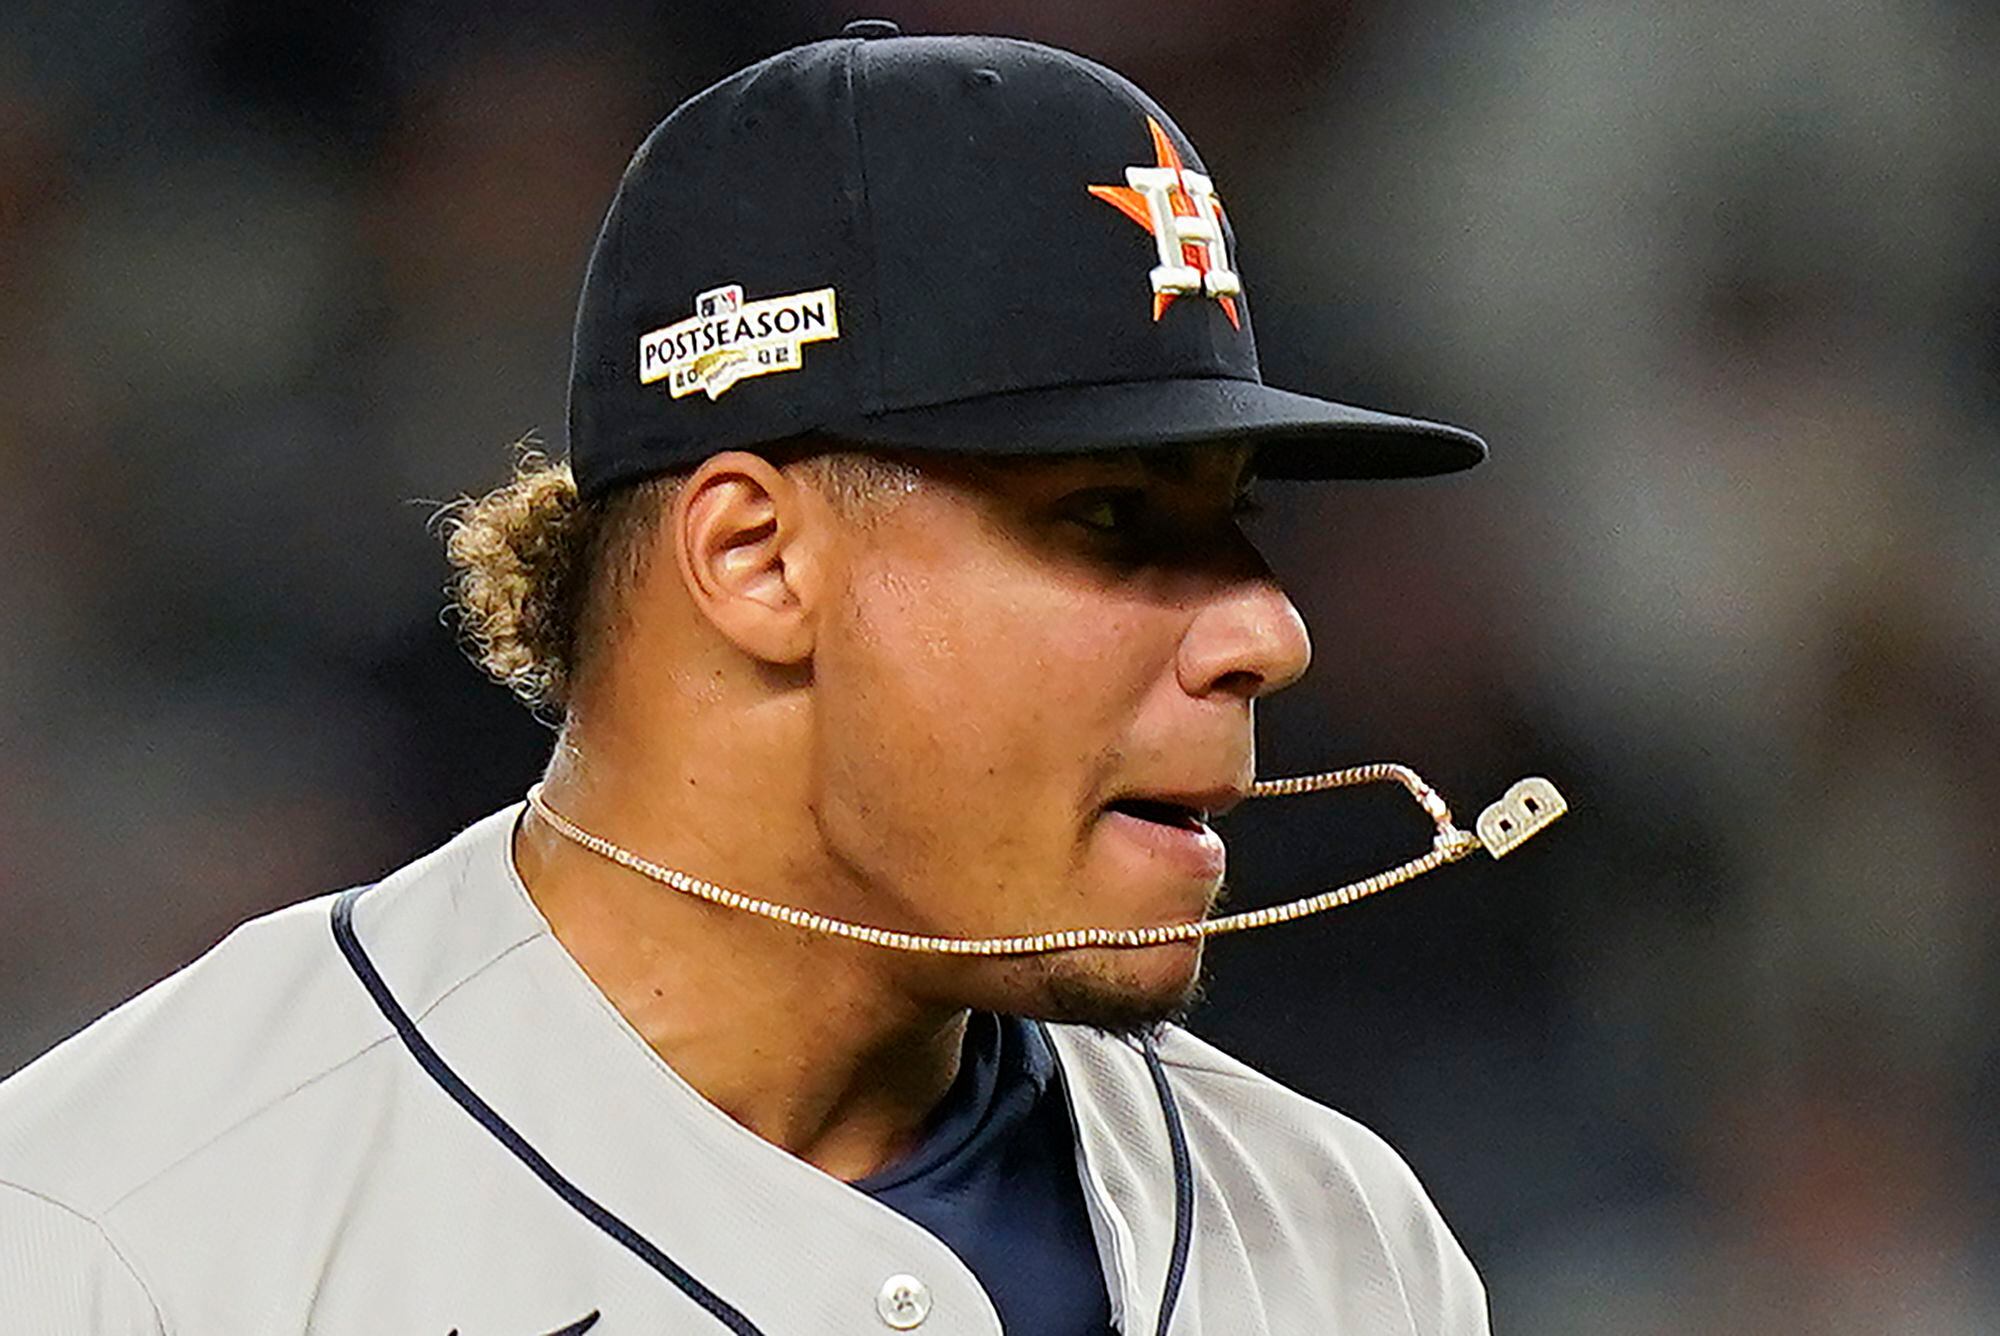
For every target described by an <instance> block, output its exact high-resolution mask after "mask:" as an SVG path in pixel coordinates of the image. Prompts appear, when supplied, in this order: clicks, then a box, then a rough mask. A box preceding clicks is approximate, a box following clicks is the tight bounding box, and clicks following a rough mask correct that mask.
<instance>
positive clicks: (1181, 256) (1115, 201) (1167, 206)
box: [1085, 116, 1243, 329]
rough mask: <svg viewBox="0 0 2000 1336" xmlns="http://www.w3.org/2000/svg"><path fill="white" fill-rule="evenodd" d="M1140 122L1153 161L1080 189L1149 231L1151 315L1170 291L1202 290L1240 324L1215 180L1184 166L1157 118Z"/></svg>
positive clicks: (1237, 286)
mask: <svg viewBox="0 0 2000 1336" xmlns="http://www.w3.org/2000/svg"><path fill="white" fill-rule="evenodd" d="M1146 128H1147V129H1149V130H1151V131H1152V132H1153V157H1154V162H1153V165H1152V166H1150V167H1127V168H1126V169H1125V182H1126V183H1125V184H1124V185H1122V186H1086V187H1085V189H1087V190H1088V191H1090V193H1091V194H1093V195H1095V196H1096V197H1097V198H1099V199H1101V200H1103V201H1104V202H1105V203H1106V204H1109V205H1110V206H1111V207H1112V208H1114V209H1116V210H1118V212H1120V213H1122V214H1124V215H1125V216H1126V217H1127V218H1130V219H1131V220H1132V221H1133V222H1135V223H1137V224H1138V225H1139V226H1141V227H1143V228H1145V229H1146V231H1147V232H1149V233H1151V234H1152V237H1153V242H1154V244H1155V246H1156V247H1157V248H1158V251H1159V263H1158V264H1157V265H1155V266H1154V268H1153V271H1152V273H1151V274H1150V275H1149V277H1150V278H1151V279H1152V283H1153V319H1154V320H1158V319H1159V318H1160V317H1161V315H1163V314H1165V312H1166V309H1167V308H1168V307H1169V306H1171V305H1173V303H1174V299H1175V298H1176V297H1192V296H1206V297H1213V298H1214V299H1215V301H1216V304H1217V305H1219V306H1221V307H1222V313H1223V314H1224V315H1226V316H1228V317H1229V323H1230V324H1231V325H1234V326H1235V327H1236V328H1238V329H1241V328H1243V321H1242V318H1241V317H1240V316H1238V315H1237V313H1236V300H1235V299H1236V294H1238V293H1240V292H1242V291H1243V284H1242V281H1241V280H1240V279H1239V278H1238V277H1237V275H1236V271H1235V270H1234V269H1233V268H1231V267H1230V263H1229V250H1228V243H1227V241H1226V240H1225V239H1224V237H1223V235H1222V201H1221V200H1220V199H1218V198H1216V195H1215V186H1214V184H1213V183H1211V182H1210V181H1209V179H1208V178H1207V177H1206V176H1204V175H1202V174H1201V173H1200V172H1191V171H1189V170H1188V169H1187V166H1186V165H1185V164H1184V163H1183V162H1182V161H1181V155H1180V150H1179V149H1177V148H1175V147H1174V143H1173V141H1172V140H1171V139H1168V138H1167V132H1166V131H1165V130H1164V129H1162V128H1161V126H1160V123H1159V121H1157V120H1155V119H1154V118H1153V117H1151V116H1148V117H1147V118H1146Z"/></svg>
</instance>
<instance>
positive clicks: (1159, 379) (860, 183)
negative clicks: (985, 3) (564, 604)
mask: <svg viewBox="0 0 2000 1336" xmlns="http://www.w3.org/2000/svg"><path fill="white" fill-rule="evenodd" d="M1227 193H1228V192H1227V188H1226V186H1224V185H1221V184H1218V183H1217V182H1216V181H1215V180H1214V179H1213V178H1212V177H1211V176H1210V175H1209V173H1208V170H1207V168H1206V167H1204V166H1203V164H1202V161H1201V158H1200V156H1199V155H1198V154H1197V153H1196V152H1195V150H1194V146H1193V145H1192V144H1190V143H1189V142H1188V140H1187V137H1186V136H1185V135H1183V134H1182V133H1181V132H1180V129H1179V128H1178V127H1177V126H1175V124H1174V123H1173V121H1172V119H1171V118H1170V117H1168V115H1167V114H1166V112H1164V111H1162V110H1161V109H1160V108H1159V107H1158V106H1157V105H1156V104H1155V103H1154V102H1153V101H1152V99H1151V98H1149V97H1147V96H1146V94H1145V93H1143V92H1141V91H1140V90H1139V89H1138V88H1136V87H1134V86H1133V85H1132V84H1131V83H1130V82H1129V81H1127V80H1126V79H1125V78H1123V77H1122V76H1120V75H1118V74H1116V73H1114V72H1113V71H1111V70H1109V69H1106V68H1105V67H1104V66H1102V65H1098V64H1095V63H1093V62H1091V61H1088V60H1085V59H1083V58H1082V57H1080V56H1075V55H1071V54H1069V53H1068V52H1064V51H1057V50H1054V49H1052V48H1050V47H1046V46H1038V45H1036V44H1034V43H1031V42H1023V41H1015V40H1011V39H1006V38H998V37H956V36H954V37H905V36H901V35H900V34H899V33H898V32H897V29H896V26H895V25H894V24H892V23H888V22H885V21H882V20H863V21H860V22H857V23H852V24H849V25H848V27H847V28H846V30H844V32H843V34H842V36H840V37H839V38H836V39H833V40H830V41H824V42H815V43H812V44H810V45H806V46H801V47H797V48H794V49H792V50H789V51H785V52H782V53H780V54H778V55H776V56H772V57H771V58H770V59H768V60H764V61H761V62H759V63H758V64H755V65H752V66H750V67H749V68H748V69H745V70H742V71H739V72H738V73H736V74H734V75H731V76H730V77H729V78H727V79H724V80H723V81H722V82H720V83H718V84H716V85H715V86H713V87H711V88H709V89H707V90H706V91H704V92H702V93H699V94H697V95H696V96H694V97H693V98H690V99H689V100H688V101H687V102H685V103H683V104H682V105H681V106H680V107H679V108H677V109H676V110H675V111H674V113H673V114H672V115H670V116H669V117H667V119H666V120H665V121H663V122H661V123H660V125H659V126H658V127H657V128H656V129H654V131H653V132H652V134H651V135H649V136H648V137H647V139H646V141H645V143H644V144H642V145H641V146H640V148H639V151H638V153H637V154H636V155H635V156H634V157H633V159H632V162H631V165H630V166H629V167H627V168H626V171H625V175H624V178H623V180H622V181H621V182H620V183H619V187H618V192H617V195H616V196H615V198H614V199H613V200H612V203H611V208H610V211H609V213H608V214H607V215H606V217H605V220H604V225H603V228H602V230H601V231H600V232H599V234H598V238H597V243H596V246H595V248H594V249H593V250H592V252H591V257H590V267H589V270H588V272H587V274H586V275H585V278H584V284H583V294H582V298H581V301H580V302H579V305H578V310H577V319H576V339H575V348H574V356H573V360H572V363H571V370H570V394H569V447H570V462H571V467H572V469H573V470H574V472H575V475H576V479H577V485H578V489H579V491H580V492H581V493H582V494H583V495H584V496H586V497H594V496H599V495H602V494H604V493H605V492H607V491H609V490H610V489H612V488H614V487H616V486H617V485H619V484H620V483H624V482H630V481H633V480H636V479H638V478H642V477H646V476H649V475H652V474H656V473H660V472H663V471H667V470H672V469H678V468H685V467H688V466H691V465H693V464H695V463H697V462H699V461H700V460H701V459H703V458H706V457H707V456H709V455H711V454H714V453H716V452H717V451H721V450H729V449H737V448H747V447H755V446H759V445H768V444H771V443H775V442H781V441H785V440H788V439H790V438H794V437H802V436H808V435H810V436H817V437H821V438H827V439H831V440H835V441H839V442H842V443H847V444H851V445H853V446H858V447H863V448H866V447H877V448H889V449H914V450H934V451H950V452H959V453H994V454H1001V453H1004V454H1037V453H1069V452H1079V451H1082V452H1088V451H1094V450H1122V449H1132V448H1140V449H1144V448H1149V447H1157V446H1168V445H1183V444H1193V443H1199V442H1206V441H1246V442H1252V443H1255V444H1256V445H1257V446H1258V447H1259V450H1258V471H1259V472H1260V473H1261V474H1263V475H1264V476H1267V477H1289V478H1375V477H1400V476H1412V475H1419V474H1434V473H1445V472H1450V471H1453V470H1456V469H1462V468H1466V467H1469V466H1470V465H1472V464H1476V463H1478V462H1479V460H1480V459H1482V458H1483V457H1484V456H1485V453H1486V447H1485V445H1484V444H1483V443H1482V442H1481V441H1480V440H1479V438H1478V437H1477V436H1474V435H1473V434H1472V433H1471V432H1468V431H1465V430H1462V429H1461V428H1458V427H1451V426H1446V425H1444V424H1442V423H1437V422H1425V421H1422V420H1419V419H1416V418H1407V417H1398V416H1395V415H1392V414H1388V413H1379V412H1374V411H1372V410H1369V409H1365V408H1355V407H1352V406H1349V405H1347V404H1338V403H1332V402H1329V401H1327V400H1324V399H1317V398H1313V397H1311V396H1308V395H1304V394H1295V393H1292V392H1290V391H1287V390H1280V389H1276V388H1273V387H1271V386H1268V385H1265V384H1264V383H1263V379H1262V377H1261V376H1260V375H1259V373H1258V369H1257V349H1256V343H1255V341H1254V339H1253V338H1252V335H1251V328H1250V306H1251V299H1252V294H1254V293H1255V291H1256V277H1255V266H1254V262H1252V263H1248V264H1245V263H1242V262H1240V261H1239V257H1238V254H1237V249H1236V234H1235V232H1234V230H1233V229H1232V228H1231V226H1230V223H1229V216H1228V213H1227V211H1226V208H1225V203H1224V201H1225V200H1226V197H1227Z"/></svg>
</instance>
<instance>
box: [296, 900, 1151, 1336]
mask: <svg viewBox="0 0 2000 1336" xmlns="http://www.w3.org/2000/svg"><path fill="white" fill-rule="evenodd" d="M367 889H368V888H367V887H365V886H357V887H355V888H354V889H353V890H350V891H347V892H345V893H343V894H342V895H341V896H340V897H339V898H338V899H336V900H335V901H334V902H333V939H334V941H335V942H337V943H338V944H339V946H340V953H341V955H343V956H345V957H347V963H348V966H349V967H350V968H351V969H353V971H354V973H355V977H357V978H359V979H360V980H361V986H362V987H363V988H366V989H367V990H368V996H369V997H371V998H373V999H374V1000H375V1005H376V1006H377V1007H378V1008H379V1009H380V1010H381V1012H382V1015H383V1016H384V1017H386V1018H387V1019H388V1022H389V1024H390V1025H391V1026H393V1027H394V1028H395V1031H396V1034H397V1036H398V1037H399V1038H400V1039H401V1040H402V1041H403V1047H404V1048H407V1049H408V1050H409V1051H410V1056H411V1057H413V1058H415V1059H416V1060H417V1065H418V1066H419V1067H422V1068H423V1069H424V1073H425V1075H427V1076H429V1077H430V1078H431V1080H433V1081H435V1082H437V1084H438V1085H439V1086H440V1087H441V1088H442V1089H443V1090H444V1092H445V1093H446V1094H447V1095H450V1096H451V1097H452V1099H453V1100H455V1101H457V1103H458V1105H459V1107H460V1108H462V1109H464V1110H465V1111H466V1112H467V1113H469V1114H471V1115H472V1116H473V1118H474V1119H475V1120H476V1121H477V1122H478V1123H479V1125H480V1126H481V1127H484V1128H485V1129H486V1130H487V1131H488V1132H490V1133H492V1135H493V1139H494V1140H496V1141H498V1142H499V1143H500V1144H501V1145H503V1146H505V1147H506V1148H507V1149H508V1150H509V1151H511V1152H513V1155H514V1158H515V1159H517V1160H519V1161H520V1162H521V1163H522V1164H525V1165H527V1166H528V1168H529V1169H531V1170H533V1171H534V1174H535V1177H537V1178H539V1179H541V1180H542V1182H544V1183H546V1184H548V1186H549V1188H550V1189H551V1190H552V1191H554V1193H555V1194H556V1195H557V1196H558V1197H561V1198H562V1199H563V1201H564V1202H566V1203H567V1204H568V1205H569V1207H570V1209H571V1210H573V1211H575V1212H576V1213H577V1214H578V1215H581V1216H582V1217H583V1218H584V1219H586V1220H588V1221H590V1223H592V1224H593V1225H596V1226H597V1227H598V1228H599V1229H601V1230H603V1231H604V1232H605V1233H606V1234H609V1235H610V1236H611V1237H612V1238H613V1239H615V1240H616V1241H617V1242H618V1243H620V1244H621V1245H623V1246H624V1248H625V1249H626V1250H627V1251H628V1252H630V1253H631V1254H632V1255H633V1256H635V1257H637V1258H638V1259H639V1260H640V1261H642V1262H644V1263H645V1264H646V1265H647V1266H650V1267H651V1268H653V1270H655V1271H657V1272H659V1273H660V1274H661V1275H662V1276H664V1277H666V1278H667V1279H668V1280H669V1281H671V1282H672V1283H673V1284H674V1286H675V1287H676V1288H677V1289H679V1290H680V1291H681V1292H682V1293H683V1294H685V1295H687V1297H688V1298H690V1299H692V1300H694V1301H695V1302H696V1303H697V1304H700V1305H701V1307H702V1308H703V1309H704V1310H706V1311H707V1312H708V1314H709V1315H710V1316H711V1317H713V1318H714V1319H715V1320H716V1321H718V1322H720V1323H721V1324H722V1325H723V1326H725V1327H727V1328H729V1330H731V1331H733V1332H735V1333H736V1336H763V1333H762V1332H761V1331H759V1330H758V1328H757V1326H756V1324H755V1323H753V1322H751V1321H750V1319H749V1318H747V1317H745V1316H743V1314H741V1313H739V1312H737V1311H736V1309H735V1308H733V1307H731V1306H730V1304H729V1302H728V1301H727V1300H725V1299H723V1298H722V1297H721V1296H720V1295H718V1294H717V1293H716V1292H715V1291H713V1290H711V1289H709V1288H708V1286H706V1285H704V1284H702V1283H701V1282H700V1281H698V1280H696V1279H695V1278H694V1277H693V1276H691V1275H689V1274H688V1273H687V1271H685V1270H684V1269H682V1267H681V1266H680V1265H679V1264H678V1263H676V1262H675V1261H674V1260H673V1258H671V1257H669V1256H667V1255H666V1254H665V1253H663V1252H661V1251H660V1250H659V1249H658V1248H657V1247H655V1246H654V1245H653V1244H652V1243H651V1242H650V1241H648V1240H647V1239H646V1237H645V1236H644V1235H642V1234H640V1233H639V1231H638V1230H636V1229H634V1228H632V1227H631V1226H630V1225H628V1224H626V1223H625V1222H624V1221H623V1220H621V1219H619V1218H618V1217H617V1216H615V1215H613V1214H612V1213H611V1212H610V1211H609V1210H608V1209H606V1208H605V1207H603V1206H600V1205H599V1204H598V1203H597V1202H596V1201H595V1200H594V1199H593V1198H592V1197H591V1196H590V1195H589V1194H588V1193H586V1192H584V1190H583V1189H582V1188H580V1187H578V1186H577V1185H576V1184H574V1183H572V1182H570V1181H569V1180H568V1179H567V1178H564V1177H563V1176H562V1173H561V1172H560V1171H559V1170H558V1169H557V1168H556V1167H555V1166H554V1165H552V1164H550V1163H549V1162H548V1161H547V1160H545V1159H543V1158H542V1156H541V1154H540V1153H539V1152H538V1151H536V1150H535V1148H534V1147H533V1146H530V1145H529V1144H528V1142H527V1140H526V1139H525V1138H524V1137H522V1135H521V1134H520V1133H519V1132H516V1131H515V1130H514V1129H513V1127H511V1126H510V1125H509V1124H508V1122H507V1120H506V1119H504V1118H502V1117H501V1116H500V1115H499V1114H498V1113H497V1112H495V1111H494V1109H493V1106H492V1105H490V1104H488V1103H487V1102H486V1101H485V1100H483V1099H481V1098H480V1097H479V1096H478V1095H477V1094H476V1093H474V1091H473V1089H472V1087H471V1086H468V1085H467V1084H466V1083H465V1082H464V1080H463V1079H461V1078H460V1076H459V1075H458V1073H457V1072H455V1071H453V1070H452V1069H451V1067H450V1065H449V1064H447V1063H446V1062H445V1060H444V1059H443V1058H442V1057H440V1056H439V1055H438V1051H437V1050H436V1049H434V1048H432V1047H431V1045H430V1041H429V1040H427V1039H425V1038H424V1036H423V1034H422V1033H421V1032H420V1031H418V1029H417V1023H416V1022H415V1021H413V1020H411V1019H410V1015H409V1013H408V1012H406V1011H404V1010H403V1006H402V1004H401V1003H400V1002H398V1001H397V1000H396V995H395V994H394V993H392V992H390V991H389V985H388V984H387V983H385V982H384V981H383V979H382V975H381V974H380V973H379V972H378V971H377V970H376V968H375V962H374V961H372V960H370V959H369V958H368V952H367V951H366V950H365V949H363V947H362V945H361V939H360V938H359V937H357V936H355V933H354V902H355V900H356V899H357V898H359V897H360V895H361V893H362V892H363V891H365V890H367ZM1156 1079H1157V1078H1156ZM1176 1163H1178V1161H1177V1162H1176ZM1165 1329H1166V1328H1165V1327H1164V1326H1162V1327H1161V1330H1162V1331H1164V1330H1165Z"/></svg>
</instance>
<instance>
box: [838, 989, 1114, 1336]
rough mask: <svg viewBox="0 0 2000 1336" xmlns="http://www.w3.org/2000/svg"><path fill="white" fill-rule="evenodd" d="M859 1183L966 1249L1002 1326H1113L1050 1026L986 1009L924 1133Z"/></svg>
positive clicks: (1076, 1332)
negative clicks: (912, 1147) (910, 1149)
mask: <svg viewBox="0 0 2000 1336" xmlns="http://www.w3.org/2000/svg"><path fill="white" fill-rule="evenodd" d="M854 1186H855V1187H856V1188H858V1189H860V1190H861V1191H863V1192H865V1193H867V1194H868V1195H869V1196H871V1197H873V1198H875V1199H876V1200H877V1201H879V1202H881V1203H882V1204H883V1205H884V1206H888V1207H891V1208H893V1209H894V1210H896V1211H899V1212H901V1213H902V1214H903V1215H905V1216H907V1217H909V1218H910V1219H911V1220H914V1221H915V1222H916V1223H917V1224H919V1225H922V1226H923V1227H924V1228H925V1229H927V1230H929V1231H930V1232H931V1233H932V1234H935V1235H936V1236H937V1237H938V1238H940V1239H942V1240H943V1241H944V1243H945V1244H946V1246H948V1247H949V1248H950V1249H951V1250H952V1251H953V1252H955V1253H957V1254H958V1256H959V1259H960V1260H961V1261H963V1262H964V1263H965V1264H966V1265H967V1266H968V1267H970V1268H971V1269H972V1274H973V1275H975V1276H977V1277H978V1278H979V1283H980V1284H981V1285H983V1286H984V1287H985V1289H986V1293H987V1294H988V1295H990V1296H991V1297H992V1299H993V1306H994V1307H995V1308H997V1309H998V1310H999V1312H1000V1325H1001V1327H1002V1329H1004V1330H1006V1331H1009V1332H1020V1333H1030V1334H1031V1336H1107V1334H1108V1333H1110V1332H1111V1329H1112V1328H1111V1303H1110V1300H1109V1299H1108V1298H1107V1297H1106V1294H1105V1289H1104V1273H1103V1270H1102V1269H1101V1268H1100V1266H1099V1264H1098V1258H1097V1244H1096V1241H1095V1239H1094V1238H1093V1236H1092V1234H1091V1231H1090V1213H1089V1209H1088V1208H1087V1207H1086V1206H1085V1205H1084V1200H1083V1188H1082V1185H1081V1184H1080V1183H1079V1181H1078V1179H1077V1164H1076V1136H1075V1133H1074V1132H1073V1130H1072V1129H1071V1127H1070V1119H1069V1101H1068V1100H1067V1099H1066V1098H1065V1097H1064V1094H1063V1089H1062V1075H1061V1073H1060V1072H1058V1071H1057V1070H1056V1062H1055V1055H1054V1054H1053V1053H1051V1052H1050V1051H1049V1046H1048V1040H1047V1038H1046V1036H1044V1035H1043V1034H1042V1031H1041V1029H1040V1027H1038V1026H1036V1025H1034V1024H1032V1023H1031V1022H1028V1021H1024V1020H1020V1019H1018V1018H1015V1017H1000V1016H992V1015H987V1014H983V1013H974V1015H973V1016H972V1018H971V1021H970V1022H969V1023H968V1024H967V1026H966V1032H965V1055H964V1058H963V1059H962V1061H961V1064H960V1066H959V1071H958V1078H957V1080H955V1081H954V1082H953V1083H952V1087H951V1090H950V1091H949V1092H948V1093H947V1094H946V1095H945V1097H944V1101H943V1102H942V1103H941V1104H939V1105H938V1107H937V1109H936V1110H935V1111H934V1112H933V1113H932V1115H931V1119H930V1122H929V1124H928V1125H927V1126H926V1128H925V1130H924V1139H923V1141H922V1143H921V1144H920V1145H919V1146H918V1147H917V1149H916V1151H915V1152H914V1153H913V1154H911V1155H910V1156H908V1157H907V1158H905V1159H903V1160H900V1161H898V1162H897V1163H896V1164H894V1165H892V1166H891V1167H889V1168H888V1169H885V1170H883V1171H882V1172H880V1173H878V1174H874V1175H871V1176H870V1177H868V1178H864V1179H862V1180H861V1181H859V1182H857V1183H856V1184H855V1185H854Z"/></svg>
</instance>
